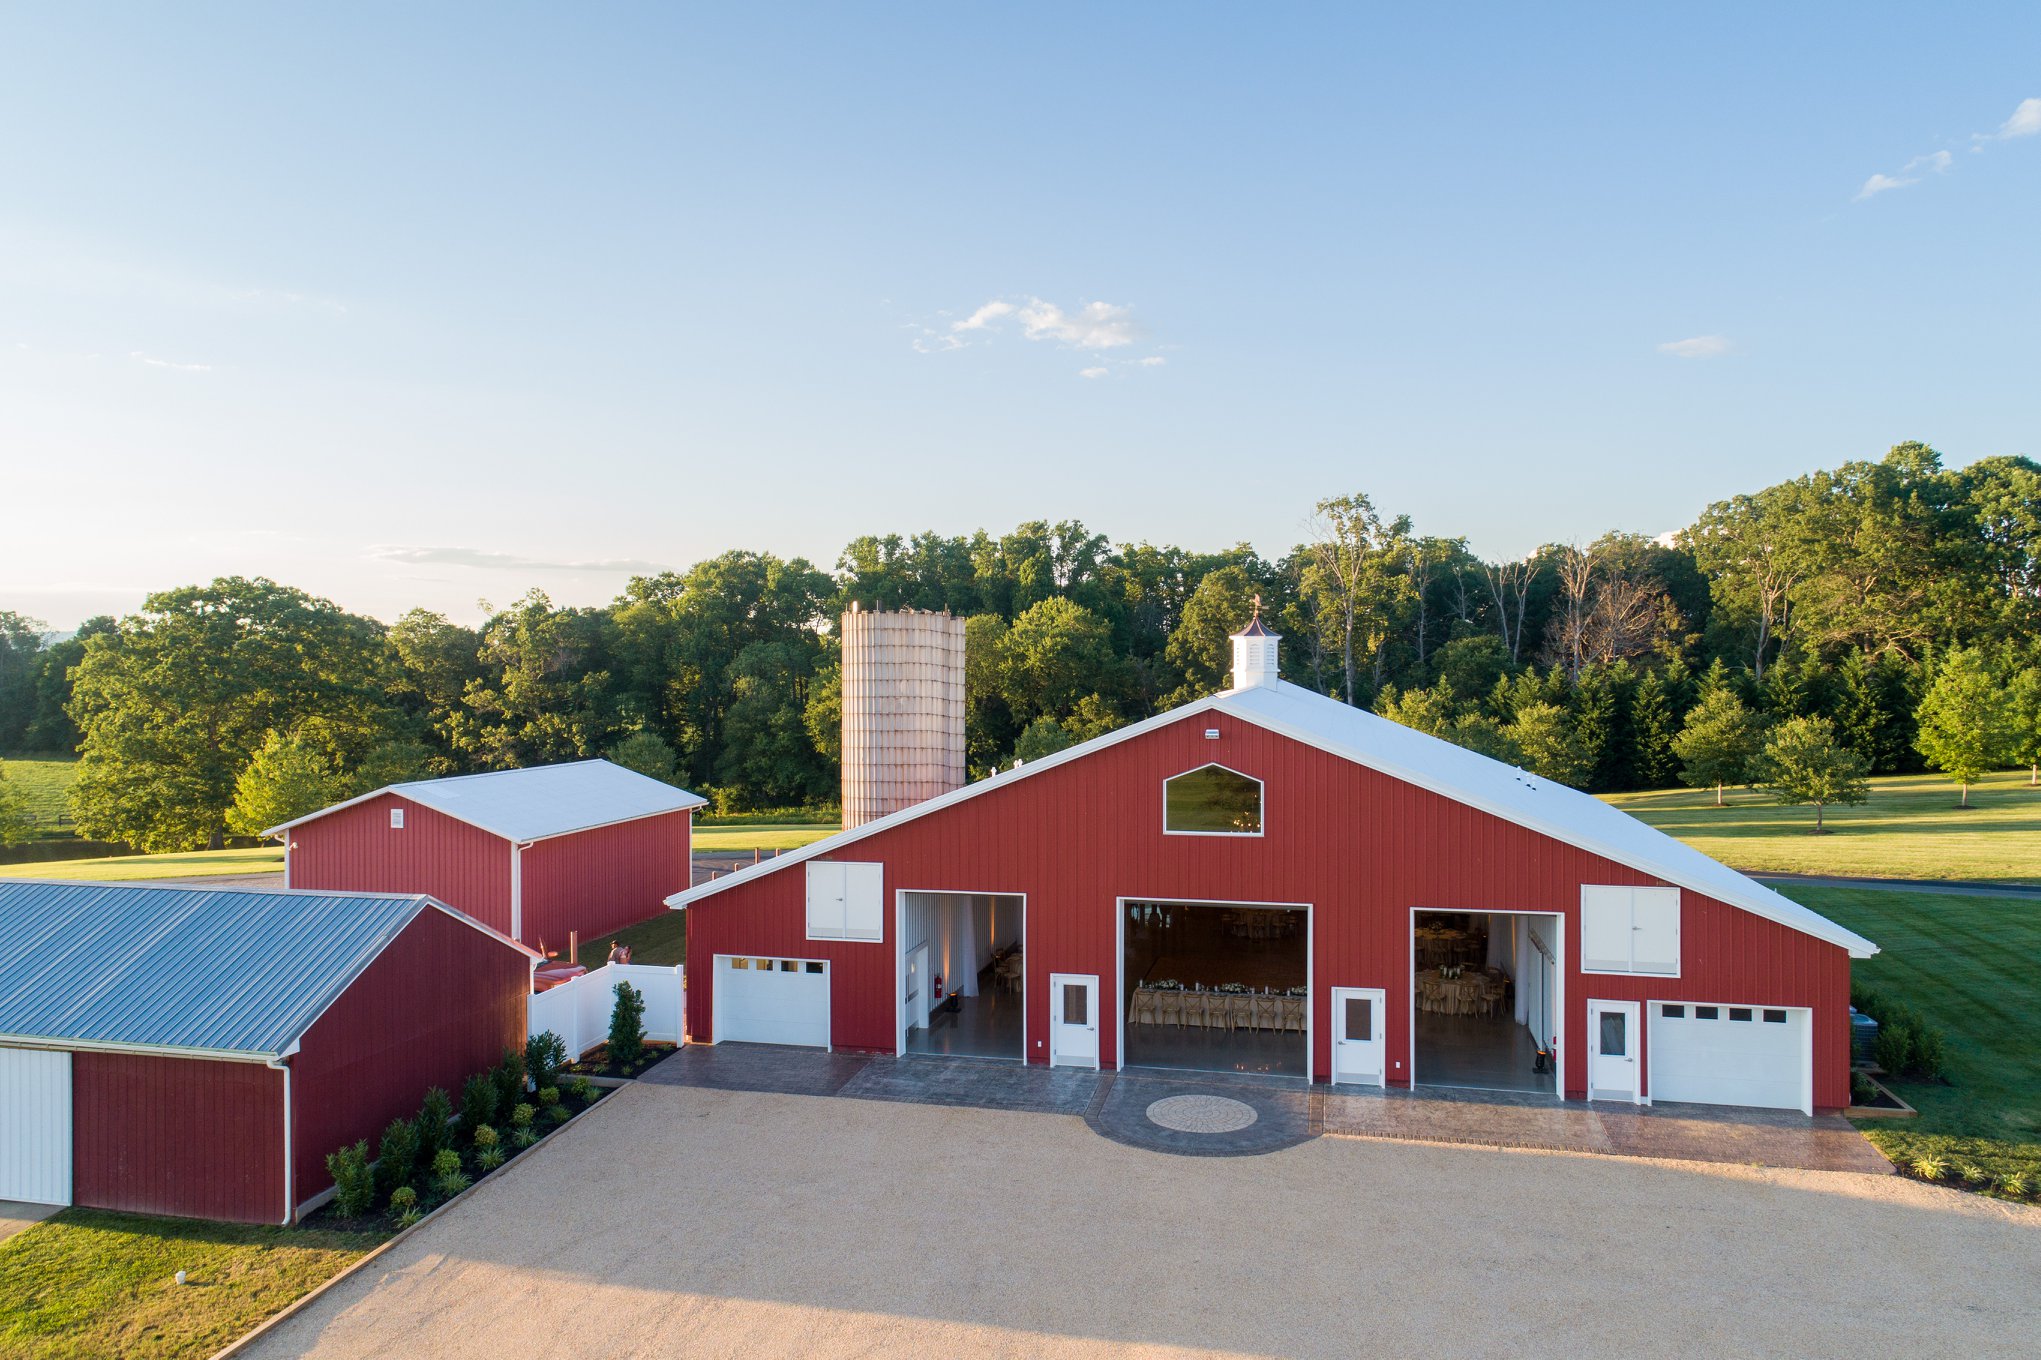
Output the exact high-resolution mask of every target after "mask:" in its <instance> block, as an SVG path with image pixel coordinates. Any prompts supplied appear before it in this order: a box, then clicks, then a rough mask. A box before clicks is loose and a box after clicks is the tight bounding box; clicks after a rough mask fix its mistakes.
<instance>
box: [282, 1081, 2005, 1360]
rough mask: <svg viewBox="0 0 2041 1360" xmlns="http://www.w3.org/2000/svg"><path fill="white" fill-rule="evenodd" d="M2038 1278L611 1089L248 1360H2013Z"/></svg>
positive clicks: (1036, 1129)
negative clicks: (594, 1358)
mask: <svg viewBox="0 0 2041 1360" xmlns="http://www.w3.org/2000/svg"><path fill="white" fill-rule="evenodd" d="M2037 1278H2041V1210H2037V1209H2033V1208H2021V1207H2017V1206H2010V1205H2004V1204H2000V1203H1998V1202H1996V1201H1991V1200H1984V1199H1979V1198H1976V1197H1973V1196H1966V1195H1963V1194H1960V1193H1958V1192H1956V1191H1952V1190H1945V1189H1940V1188H1937V1187H1934V1186H1928V1185H1922V1184H1920V1183H1918V1182H1915V1181H1910V1180H1905V1179H1902V1178H1900V1177H1895V1176H1856V1175H1850V1174H1846V1173H1842V1174H1839V1173H1821V1172H1800V1171H1765V1170H1759V1169H1755V1168H1751V1167H1744V1166H1720V1165H1718V1166H1695V1165H1682V1164H1672V1163H1665V1162H1650V1161H1641V1160H1628V1159H1620V1158H1610V1157H1581V1156H1568V1155H1562V1154H1545V1153H1519V1152H1498V1151H1489V1150H1481V1149H1473V1148H1448V1147H1438V1146H1427V1145H1422V1144H1406V1143H1383V1142H1369V1141H1360V1140H1354V1139H1340V1138H1321V1139H1317V1140H1314V1141H1312V1142H1308V1143H1304V1144H1301V1145H1299V1146H1296V1147H1292V1148H1289V1149H1287V1150H1285V1151H1280V1152H1275V1153H1271V1154H1269V1155H1267V1156H1262V1157H1227V1158H1196V1157H1172V1156H1167V1155H1163V1154H1159V1153H1155V1152H1149V1151H1144V1150H1140V1149H1135V1148H1129V1147H1124V1146H1122V1145H1120V1144H1117V1143H1114V1142H1111V1141H1108V1140H1106V1139H1102V1138H1099V1137H1098V1136H1096V1135H1095V1134H1094V1133H1092V1132H1091V1131H1090V1130H1089V1129H1087V1128H1086V1127H1085V1125H1084V1123H1083V1122H1082V1121H1081V1120H1080V1119H1079V1118H1077V1117H1075V1116H1070V1115H1054V1114H1029V1113H1016V1112H1005V1111H984V1110H972V1109H955V1108H939V1107H932V1106H927V1105H910V1104H899V1103H893V1102H886V1101H874V1100H842V1099H818V1098H815V1097H811V1096H788V1095H770V1094H760V1093H756V1092H746V1091H725V1090H710V1089H704V1088H698V1087H674V1086H655V1085H649V1084H646V1083H640V1084H638V1085H637V1086H635V1087H632V1088H630V1089H627V1090H623V1091H619V1092H618V1093H617V1094H616V1095H614V1096H612V1097H611V1098H610V1099H608V1100H606V1101H604V1102H603V1103H602V1104H601V1105H600V1106H598V1107H597V1108H596V1109H595V1110H593V1111H591V1112H590V1113H589V1114H588V1115H586V1116H584V1117H583V1118H581V1119H578V1120H576V1121H575V1122H574V1123H573V1124H571V1125H569V1126H568V1127H567V1128H566V1129H564V1130H562V1132H561V1134H560V1135H559V1136H558V1137H557V1138H554V1139H549V1140H548V1141H547V1142H546V1143H545V1144H544V1145H542V1146H541V1147H540V1148H539V1149H537V1150H536V1151H535V1152H534V1153H533V1154H532V1155H530V1156H528V1157H525V1158H523V1159H521V1160H520V1161H519V1162H517V1163H516V1164H515V1165H513V1166H512V1167H511V1168H510V1169H509V1170H507V1171H506V1172H504V1173H503V1175H501V1176H500V1177H492V1178H491V1179H489V1180H488V1181H485V1182H484V1183H483V1184H482V1186H481V1187H480V1188H479V1189H478V1190H477V1191H476V1193H475V1194H474V1195H473V1196H471V1197H470V1198H469V1199H468V1200H466V1201H463V1203H462V1204H461V1205H459V1206H458V1207H456V1208H455V1209H453V1210H452V1211H450V1212H449V1213H447V1214H445V1215H443V1216H441V1217H440V1218H438V1219H435V1220H434V1221H433V1222H431V1223H429V1224H427V1225H426V1226H425V1227H424V1228H423V1229H421V1230H420V1231H419V1232H417V1233H415V1234H413V1235H412V1236H411V1237H409V1238H407V1239H405V1240H404V1241H403V1242H401V1243H399V1244H398V1245H397V1246H396V1247H395V1248H394V1249H392V1250H391V1251H390V1252H389V1253H387V1254H386V1255H384V1256H383V1257H381V1258H379V1259H378V1260H376V1261H375V1262H373V1263H372V1264H371V1265H370V1266H369V1267H368V1268H367V1269H365V1270H363V1271H362V1272H360V1273H359V1274H357V1275H355V1276H353V1277H351V1278H350V1279H348V1280H347V1281H345V1282H343V1283H342V1284H340V1285H339V1286H337V1287H336V1288H335V1289H333V1290H331V1291H329V1292H328V1293H327V1294H326V1295H324V1296H322V1297H321V1298H320V1299H318V1300H317V1301H316V1302H314V1303H313V1304H312V1305H311V1306H310V1307H308V1308H307V1309H306V1310H305V1311H304V1312H303V1313H301V1314H299V1315H298V1316H297V1317H295V1318H293V1319H291V1320H290V1321H288V1322H286V1323H284V1324H283V1325H282V1326H280V1327H279V1328H278V1329H276V1330H275V1331H273V1332H272V1333H270V1334H269V1335H268V1336H267V1337H265V1338H264V1339H263V1340H262V1341H260V1342H258V1343H257V1344H256V1345H255V1346H254V1347H253V1348H252V1349H251V1350H250V1351H249V1352H248V1354H249V1355H252V1356H256V1357H262V1358H263V1360H280V1358H281V1357H295V1356H312V1357H321V1358H322V1360H343V1358H352V1357H390V1358H391V1360H398V1358H399V1357H406V1358H408V1357H428V1358H431V1360H437V1358H439V1357H449V1358H450V1360H469V1358H471V1357H472V1360H503V1357H505V1356H511V1355H524V1354H528V1353H530V1352H531V1351H532V1347H533V1337H534V1336H535V1335H539V1334H540V1333H544V1334H546V1335H553V1336H558V1337H561V1338H570V1339H571V1340H563V1341H562V1345H563V1346H566V1347H567V1348H568V1349H571V1350H572V1352H573V1353H574V1354H576V1355H599V1356H606V1357H653V1356H659V1357H665V1356H688V1357H694V1356H703V1357H724V1356H728V1357H747V1360H749V1358H753V1357H760V1358H766V1360H770V1358H771V1357H780V1356H789V1357H791V1356H803V1357H822V1358H823V1360H829V1358H830V1357H839V1356H841V1357H852V1356H855V1357H861V1358H865V1357H890V1356H926V1355H959V1356H1011V1357H1016V1360H1019V1358H1020V1357H1027V1358H1028V1360H1034V1358H1035V1357H1047V1360H1064V1358H1065V1357H1078V1356H1129V1357H1142V1358H1143V1360H1149V1358H1151V1357H1162V1356H1190V1355H1196V1356H1207V1357H1209V1356H1220V1355H1229V1356H1230V1355H1241V1356H1249V1355H1252V1356H1291V1357H1299V1358H1300V1360H1317V1358H1318V1357H1326V1358H1327V1360H1332V1358H1333V1357H1339V1358H1341V1360H1344V1358H1346V1357H1354V1356H1372V1355H1381V1356H1399V1357H1400V1356H1407V1355H1415V1354H1423V1355H1428V1356H1443V1357H1460V1356H1466V1357H1482V1360H1489V1358H1490V1357H1497V1356H1518V1355H1541V1354H1543V1355H1568V1356H1582V1357H1596V1356H1634V1355H1642V1354H1650V1355H1656V1356H1709V1357H1714V1356H1724V1355H1735V1356H1795V1357H1799V1356H1809V1355H1852V1354H1854V1355H1886V1354H1893V1353H1895V1352H1904V1353H1905V1354H1907V1355H1910V1356H1963V1357H1997V1356H2014V1355H2022V1356H2031V1355H2032V1354H2033V1342H2034V1337H2035V1335H2036V1328H2037V1326H2041V1309H2037V1303H2036V1296H2035V1293H2034V1287H2033V1286H2034V1281H2035V1279H2037ZM534 1328H537V1329H539V1330H538V1331H537V1332H535V1331H534Z"/></svg>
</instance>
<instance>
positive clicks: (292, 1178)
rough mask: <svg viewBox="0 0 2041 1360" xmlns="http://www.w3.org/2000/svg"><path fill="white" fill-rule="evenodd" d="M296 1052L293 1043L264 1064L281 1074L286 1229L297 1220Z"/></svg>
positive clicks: (284, 1219)
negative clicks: (293, 1089) (293, 1128)
mask: <svg viewBox="0 0 2041 1360" xmlns="http://www.w3.org/2000/svg"><path fill="white" fill-rule="evenodd" d="M297 1051H298V1046H297V1045H296V1044H295V1043H294V1044H292V1045H291V1046H290V1051H289V1052H287V1053H282V1054H279V1055H278V1056H276V1057H274V1058H271V1059H270V1060H269V1061H268V1062H267V1063H265V1064H264V1066H266V1067H272V1068H275V1069H276V1070H277V1071H279V1072H281V1073H283V1226H284V1227H286V1228H288V1227H290V1226H291V1224H293V1223H295V1222H297V1220H298V1165H297V1161H296V1158H295V1157H294V1155H293V1149H292V1147H291V1125H292V1124H293V1123H294V1122H295V1121H294V1120H293V1119H292V1118H291V1113H292V1111H291V1064H290V1058H291V1055H292V1054H294V1053H296V1052H297Z"/></svg>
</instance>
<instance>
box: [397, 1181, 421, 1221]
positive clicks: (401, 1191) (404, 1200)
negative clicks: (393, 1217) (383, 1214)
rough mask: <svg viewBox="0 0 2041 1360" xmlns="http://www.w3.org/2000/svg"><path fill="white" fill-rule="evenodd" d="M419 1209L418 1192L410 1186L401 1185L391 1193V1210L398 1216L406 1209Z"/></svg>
mask: <svg viewBox="0 0 2041 1360" xmlns="http://www.w3.org/2000/svg"><path fill="white" fill-rule="evenodd" d="M417 1207H418V1192H417V1191H416V1190H413V1189H412V1188H411V1187H410V1186H408V1185H400V1186H398V1187H397V1188H396V1189H395V1190H392V1191H391V1192H390V1208H391V1209H392V1210H393V1211H395V1212H396V1213H398V1214H402V1213H403V1212H404V1211H405V1210H406V1209H415V1208H417Z"/></svg>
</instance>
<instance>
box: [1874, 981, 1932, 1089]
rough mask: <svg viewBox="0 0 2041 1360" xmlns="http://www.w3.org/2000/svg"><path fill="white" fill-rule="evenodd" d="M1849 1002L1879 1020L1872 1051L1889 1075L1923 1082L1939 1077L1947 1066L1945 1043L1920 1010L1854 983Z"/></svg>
mask: <svg viewBox="0 0 2041 1360" xmlns="http://www.w3.org/2000/svg"><path fill="white" fill-rule="evenodd" d="M1850 1004H1851V1005H1853V1006H1855V1007H1856V1008H1857V1009H1858V1010H1860V1011H1862V1012H1863V1013H1864V1014H1866V1015H1868V1016H1870V1017H1871V1018H1872V1019H1874V1020H1876V1021H1877V1022H1878V1040H1877V1043H1876V1045H1875V1046H1874V1047H1873V1050H1872V1053H1873V1056H1874V1057H1876V1058H1877V1060H1878V1065H1879V1066H1880V1067H1882V1068H1884V1069H1885V1071H1886V1073H1887V1074H1888V1075H1890V1076H1894V1077H1915V1078H1918V1079H1920V1080H1923V1081H1940V1080H1941V1079H1942V1077H1943V1074H1944V1072H1945V1070H1946V1068H1947V1066H1948V1055H1947V1046H1946V1042H1945V1040H1944V1039H1943V1036H1942V1031H1941V1030H1939V1029H1937V1028H1936V1027H1935V1026H1933V1025H1931V1024H1929V1023H1928V1022H1927V1021H1926V1020H1925V1019H1923V1018H1922V1016H1921V1013H1920V1012H1919V1011H1917V1010H1915V1009H1914V1008H1913V1007H1911V1006H1909V1005H1907V1004H1905V1003H1904V1002H1900V1001H1892V1000H1889V999H1888V998H1886V997H1884V996H1881V995H1880V994H1878V993H1877V992H1873V991H1869V990H1865V989H1861V988H1858V987H1855V986H1852V987H1851V989H1850Z"/></svg>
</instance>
